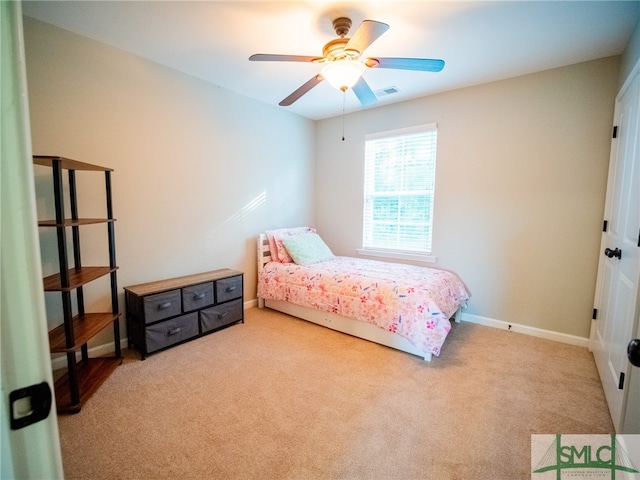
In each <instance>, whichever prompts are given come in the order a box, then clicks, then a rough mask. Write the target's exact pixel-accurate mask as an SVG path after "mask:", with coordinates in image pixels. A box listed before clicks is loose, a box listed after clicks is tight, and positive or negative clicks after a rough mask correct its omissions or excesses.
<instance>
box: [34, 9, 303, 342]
mask: <svg viewBox="0 0 640 480" xmlns="http://www.w3.org/2000/svg"><path fill="white" fill-rule="evenodd" d="M25 44H26V57H27V76H28V83H29V103H30V111H31V126H32V136H33V151H34V153H35V154H44V155H62V156H67V157H70V158H73V159H77V160H80V161H85V162H88V163H95V164H98V165H104V166H108V167H111V168H113V169H114V173H113V202H114V212H115V217H116V218H117V222H116V224H115V231H116V243H117V246H116V254H117V260H118V265H119V266H120V269H119V274H118V284H119V287H120V292H121V302H120V306H121V309H124V302H123V301H122V297H123V294H122V287H124V286H126V285H132V284H136V283H141V282H147V281H152V280H159V279H163V278H168V277H173V276H179V275H187V274H191V273H197V272H202V271H207V270H211V269H216V268H222V267H230V268H235V269H238V270H242V271H243V272H244V273H245V296H246V300H250V299H253V298H255V296H256V253H255V237H256V236H257V235H258V233H259V232H261V231H264V230H265V229H267V228H275V227H285V226H292V225H299V224H310V223H312V221H313V174H314V171H313V165H314V155H315V150H314V140H315V136H314V135H315V130H314V129H315V124H314V122H312V121H310V120H305V119H303V118H301V117H299V116H296V115H293V114H290V113H287V112H285V111H284V110H282V109H279V108H274V107H271V106H267V105H265V104H263V103H260V102H256V101H253V100H251V99H249V98H247V97H243V96H241V95H238V94H235V93H233V92H230V91H228V90H225V89H222V88H218V87H216V86H214V85H211V84H208V83H205V82H203V81H201V80H198V79H195V78H193V77H190V76H187V75H183V74H181V73H178V72H176V71H173V70H171V69H168V68H165V67H163V66H160V65H158V64H155V63H152V62H149V61H146V60H143V59H141V58H138V57H136V56H133V55H129V54H127V53H124V52H122V51H120V50H117V49H114V48H111V47H109V46H106V45H104V44H100V43H97V42H94V41H92V40H89V39H87V38H84V37H81V36H78V35H74V34H71V33H69V32H66V31H64V30H61V29H58V28H55V27H52V26H50V25H47V24H44V23H41V22H38V21H35V20H32V19H29V18H25ZM36 185H37V187H38V188H37V190H38V198H37V202H38V210H39V216H40V218H53V216H54V214H53V208H52V198H53V197H52V193H51V177H50V169H48V168H46V167H37V168H36ZM78 186H79V190H80V191H79V196H80V199H79V205H80V207H79V208H80V216H85V217H91V216H104V215H105V213H106V210H105V207H104V205H105V203H104V202H105V200H104V177H103V176H102V175H96V174H89V173H82V172H80V173H78ZM40 231H41V244H42V247H41V249H42V252H43V261H44V270H45V272H44V273H45V275H46V274H51V273H55V272H57V271H58V267H57V256H56V255H57V253H56V241H55V232H53V231H47V230H46V229H40ZM81 238H82V243H83V245H82V256H83V264H84V265H96V264H98V265H99V264H105V263H107V262H108V256H107V248H106V228H105V227H104V226H88V227H83V229H82V230H81ZM96 246H98V248H95V247H96ZM100 282H102V280H100V281H98V282H96V283H92V284H89V285H88V286H87V287H85V291H86V292H88V293H86V295H87V302H88V303H87V311H99V310H100V309H101V308H108V307H109V306H110V297H109V294H108V288H109V285H108V277H106V278H105V282H103V283H102V284H101V283H100ZM46 296H47V309H48V313H49V316H50V318H51V321H50V322H51V323H52V324H57V323H59V322H60V321H61V319H62V313H61V308H60V306H59V303H60V301H59V298H58V295H56V294H47V295H46ZM123 330H124V329H123ZM97 343H100V339H97Z"/></svg>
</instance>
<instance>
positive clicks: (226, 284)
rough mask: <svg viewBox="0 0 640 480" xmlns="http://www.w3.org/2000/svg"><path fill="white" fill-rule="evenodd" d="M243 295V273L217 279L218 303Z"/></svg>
mask: <svg viewBox="0 0 640 480" xmlns="http://www.w3.org/2000/svg"><path fill="white" fill-rule="evenodd" d="M241 296H242V275H238V276H235V277H229V278H223V279H222V280H217V281H216V303H222V302H226V301H227V300H233V299H234V298H240V297H241Z"/></svg>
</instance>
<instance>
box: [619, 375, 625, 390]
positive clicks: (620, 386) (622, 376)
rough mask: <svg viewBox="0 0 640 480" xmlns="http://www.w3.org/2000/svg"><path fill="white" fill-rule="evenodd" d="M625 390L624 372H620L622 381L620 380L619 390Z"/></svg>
mask: <svg viewBox="0 0 640 480" xmlns="http://www.w3.org/2000/svg"><path fill="white" fill-rule="evenodd" d="M623 389H624V372H620V380H618V390H623Z"/></svg>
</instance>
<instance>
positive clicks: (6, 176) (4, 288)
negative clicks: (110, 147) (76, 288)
mask: <svg viewBox="0 0 640 480" xmlns="http://www.w3.org/2000/svg"><path fill="white" fill-rule="evenodd" d="M0 70H1V71H2V82H1V83H0V92H1V96H0V106H1V108H2V110H1V111H2V117H0V122H1V124H2V127H1V128H0V132H1V139H0V263H1V268H0V312H1V314H0V340H1V348H0V358H1V360H2V361H1V362H0V385H1V387H2V388H1V395H0V478H3V479H13V478H20V479H22V478H24V479H32V478H33V479H36V478H37V479H45V478H46V479H56V478H63V471H62V459H61V455H60V442H59V439H58V423H57V417H56V407H55V400H53V392H51V390H50V389H51V388H52V387H53V381H52V373H51V358H50V354H49V341H48V338H47V337H48V335H47V321H46V318H45V315H46V313H45V307H44V291H43V286H42V272H41V264H40V248H39V245H38V242H39V239H38V227H37V218H36V208H35V193H34V185H33V161H32V159H31V134H30V129H29V109H28V105H27V88H26V79H25V75H26V73H25V66H24V51H23V36H22V13H21V4H20V2H5V1H0ZM30 387H34V388H30ZM45 393H47V394H48V395H44V394H45ZM49 395H50V396H49ZM45 399H51V400H52V402H51V404H49V403H48V402H47V401H45Z"/></svg>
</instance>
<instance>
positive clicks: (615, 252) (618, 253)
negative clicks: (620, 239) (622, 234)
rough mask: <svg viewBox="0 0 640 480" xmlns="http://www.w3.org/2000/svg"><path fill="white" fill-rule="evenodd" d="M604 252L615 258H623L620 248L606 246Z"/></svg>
mask: <svg viewBox="0 0 640 480" xmlns="http://www.w3.org/2000/svg"><path fill="white" fill-rule="evenodd" d="M604 254H605V255H606V256H607V257H609V258H613V257H616V258H618V259H620V258H622V250H620V249H619V248H616V249H615V250H611V249H610V248H605V249H604Z"/></svg>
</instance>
